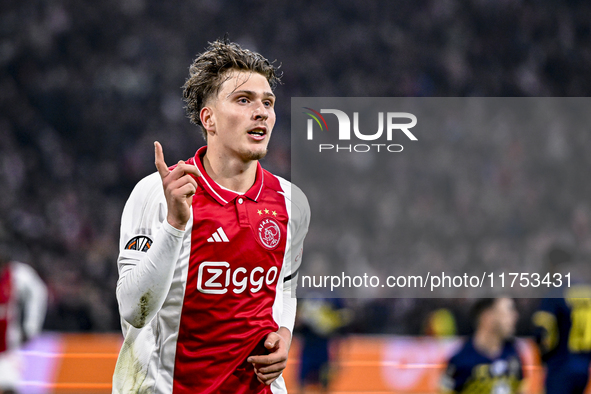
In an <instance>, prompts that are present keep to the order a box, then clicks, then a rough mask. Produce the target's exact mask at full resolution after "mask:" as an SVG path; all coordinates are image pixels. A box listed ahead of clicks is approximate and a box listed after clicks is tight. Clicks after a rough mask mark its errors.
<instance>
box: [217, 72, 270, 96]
mask: <svg viewBox="0 0 591 394" xmlns="http://www.w3.org/2000/svg"><path fill="white" fill-rule="evenodd" d="M222 81H223V82H222V84H221V85H220V88H219V91H218V98H221V99H224V98H227V97H229V96H231V95H232V94H234V93H237V92H251V93H254V94H258V95H262V96H272V97H274V94H273V91H272V90H271V85H269V81H267V78H265V76H264V75H262V74H259V73H257V72H255V71H246V70H229V71H226V73H225V74H224V76H223V78H222Z"/></svg>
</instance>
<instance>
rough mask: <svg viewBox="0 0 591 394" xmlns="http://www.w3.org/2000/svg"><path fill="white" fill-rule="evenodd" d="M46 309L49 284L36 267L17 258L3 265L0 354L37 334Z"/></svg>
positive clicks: (0, 288) (0, 282)
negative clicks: (37, 271)
mask: <svg viewBox="0 0 591 394" xmlns="http://www.w3.org/2000/svg"><path fill="white" fill-rule="evenodd" d="M46 309H47V288H46V287H45V284H44V283H43V281H42V280H41V279H40V278H39V276H38V275H37V273H36V272H35V270H33V268H31V267H30V266H28V265H26V264H23V263H19V262H16V261H12V262H9V263H7V264H6V265H4V267H3V268H0V354H1V353H3V352H5V351H10V350H15V349H17V348H18V346H19V345H20V343H21V342H22V340H23V338H29V339H30V338H32V337H34V336H36V335H37V334H38V333H39V332H40V331H41V328H42V327H43V321H44V320H45V311H46ZM21 321H22V324H21ZM1 372H2V371H0V373H1Z"/></svg>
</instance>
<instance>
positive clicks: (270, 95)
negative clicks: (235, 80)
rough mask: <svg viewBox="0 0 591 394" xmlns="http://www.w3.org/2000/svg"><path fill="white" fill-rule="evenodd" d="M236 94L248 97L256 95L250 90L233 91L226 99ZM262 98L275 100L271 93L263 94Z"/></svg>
mask: <svg viewBox="0 0 591 394" xmlns="http://www.w3.org/2000/svg"><path fill="white" fill-rule="evenodd" d="M237 94H246V95H248V96H256V95H257V93H256V92H255V91H252V90H235V91H233V92H232V93H230V94H229V95H228V97H230V96H234V95H237ZM263 97H273V98H275V95H274V94H273V93H272V92H263Z"/></svg>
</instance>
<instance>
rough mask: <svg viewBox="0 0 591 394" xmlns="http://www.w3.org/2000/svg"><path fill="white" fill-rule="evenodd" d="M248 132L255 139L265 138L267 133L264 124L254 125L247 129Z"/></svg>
mask: <svg viewBox="0 0 591 394" xmlns="http://www.w3.org/2000/svg"><path fill="white" fill-rule="evenodd" d="M248 134H249V135H250V136H251V137H252V138H254V139H255V140H257V141H260V140H263V139H265V136H266V135H267V128H266V127H264V126H260V127H255V128H254V129H251V130H249V131H248Z"/></svg>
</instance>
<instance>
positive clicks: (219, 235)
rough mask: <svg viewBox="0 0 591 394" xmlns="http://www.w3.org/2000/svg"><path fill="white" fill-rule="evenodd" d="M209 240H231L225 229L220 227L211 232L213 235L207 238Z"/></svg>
mask: <svg viewBox="0 0 591 394" xmlns="http://www.w3.org/2000/svg"><path fill="white" fill-rule="evenodd" d="M207 242H230V240H229V239H228V237H227V236H226V233H225V232H224V229H222V228H221V227H220V228H218V229H217V230H216V231H215V232H214V233H213V234H211V237H209V238H207Z"/></svg>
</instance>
